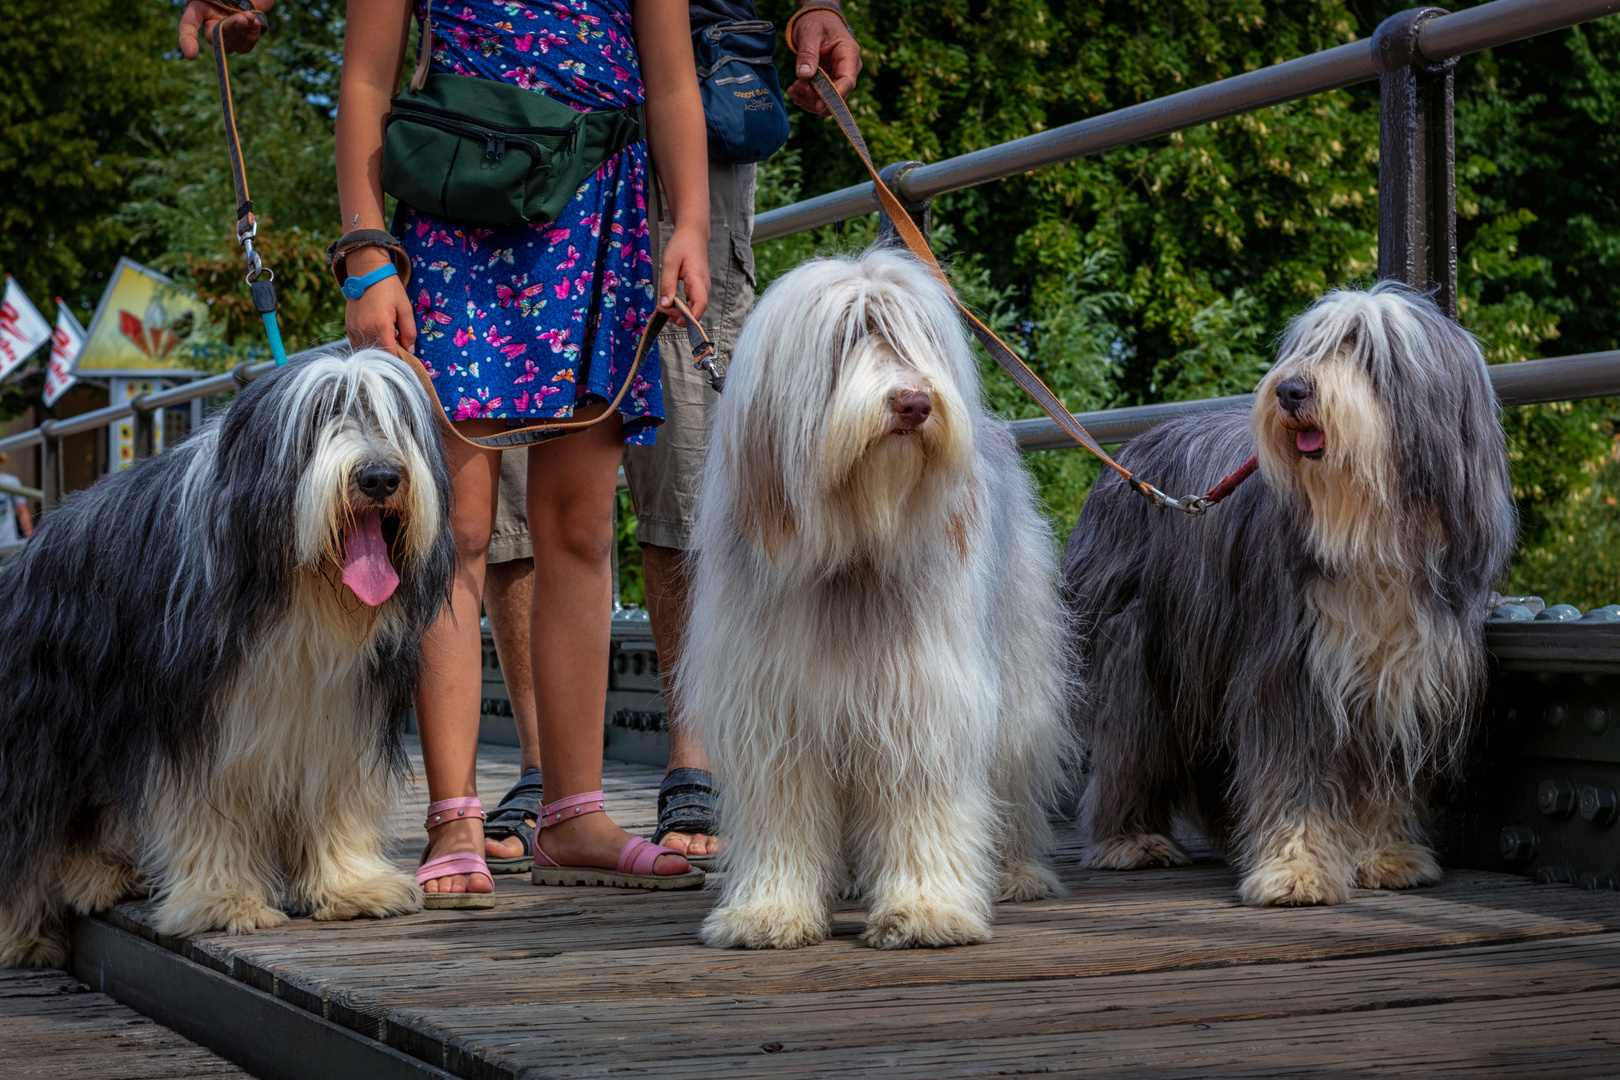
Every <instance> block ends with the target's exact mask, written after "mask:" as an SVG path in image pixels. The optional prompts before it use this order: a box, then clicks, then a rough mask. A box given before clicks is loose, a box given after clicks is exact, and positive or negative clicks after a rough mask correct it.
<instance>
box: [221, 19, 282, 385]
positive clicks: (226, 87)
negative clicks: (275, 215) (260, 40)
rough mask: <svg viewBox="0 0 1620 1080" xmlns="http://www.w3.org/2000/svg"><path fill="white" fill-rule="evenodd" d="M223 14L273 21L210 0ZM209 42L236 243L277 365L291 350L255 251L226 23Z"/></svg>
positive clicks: (269, 279)
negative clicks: (284, 341) (283, 338)
mask: <svg viewBox="0 0 1620 1080" xmlns="http://www.w3.org/2000/svg"><path fill="white" fill-rule="evenodd" d="M208 2H209V3H211V4H213V5H214V6H215V7H217V8H219V9H221V10H222V11H229V12H232V13H233V14H234V13H236V12H246V13H248V14H251V15H253V16H254V18H256V19H258V21H259V22H260V24H261V25H263V26H265V27H267V28H268V27H269V25H270V20H268V19H266V18H265V17H264V15H263V13H261V12H259V11H258V10H256V9H255V8H254V6H253V3H252V0H208ZM209 40H210V41H211V42H212V43H213V46H214V70H215V72H216V74H218V76H219V104H220V108H221V110H223V112H224V114H225V149H226V151H227V152H228V153H229V155H230V159H231V182H232V183H233V184H234V185H235V186H236V242H237V243H239V244H241V245H242V258H243V259H244V260H246V262H247V268H248V270H247V277H246V279H245V280H246V281H247V285H248V291H249V292H250V293H251V294H252V295H253V307H254V310H256V311H257V312H258V313H259V317H260V318H261V319H263V320H264V333H265V337H267V338H268V339H269V340H270V355H271V356H272V357H274V358H275V361H276V364H277V366H280V365H282V364H285V363H286V362H287V349H286V347H285V346H284V345H282V343H281V326H280V324H278V323H277V322H276V286H275V279H276V275H275V271H273V270H271V269H270V268H269V267H267V266H265V265H264V260H263V259H262V258H261V257H260V256H259V253H258V252H257V251H254V250H253V241H254V239H255V238H257V237H258V235H259V219H258V218H256V217H254V216H253V199H252V197H251V196H249V195H248V183H247V170H246V169H245V168H243V165H242V142H241V138H240V137H239V136H238V134H237V131H236V108H235V106H234V104H233V103H232V101H231V80H230V73H229V71H228V70H227V68H226V63H225V20H224V19H220V20H219V21H218V22H216V23H214V29H213V32H212V33H211V34H210V35H209Z"/></svg>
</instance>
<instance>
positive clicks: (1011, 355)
mask: <svg viewBox="0 0 1620 1080" xmlns="http://www.w3.org/2000/svg"><path fill="white" fill-rule="evenodd" d="M840 17H842V13H840ZM787 36H788V43H787V44H788V48H789V49H794V48H795V47H794V43H793V26H792V24H791V23H790V24H789V26H788V35H787ZM810 84H811V85H812V86H814V87H815V89H816V92H817V93H818V94H820V95H821V100H822V101H823V102H824V103H825V104H826V106H827V109H828V111H829V112H831V113H832V116H833V119H834V120H836V121H837V122H838V127H839V129H840V130H841V131H843V133H844V137H845V138H846V139H848V140H849V144H850V145H851V146H853V147H854V148H855V152H856V153H857V154H859V155H860V158H861V164H863V165H865V166H866V171H867V172H868V173H870V174H871V176H872V186H873V188H874V189H875V190H876V191H877V196H878V201H879V202H881V203H882V204H883V209H884V211H885V212H886V213H887V214H888V215H889V220H890V221H892V222H893V223H894V227H895V231H896V232H897V233H898V234H899V235H900V238H901V239H902V240H903V241H904V242H905V245H906V248H907V249H908V250H909V251H910V252H911V254H912V255H913V256H914V257H915V258H916V259H917V261H918V262H920V263H922V264H923V265H924V266H925V267H927V268H928V270H929V271H930V272H931V273H932V274H933V275H934V276H935V277H936V278H938V279H939V280H940V282H941V283H943V284H944V285H945V288H946V290H947V291H948V292H949V293H950V297H951V302H952V303H954V304H955V305H956V309H957V311H958V313H959V314H960V315H961V316H962V321H963V322H965V323H966V324H967V327H968V329H969V330H970V331H972V333H973V336H974V337H976V338H978V340H979V343H980V344H981V345H983V346H984V348H985V351H986V352H988V353H989V354H990V355H991V356H992V357H994V358H995V361H996V363H998V364H1000V365H1001V367H1002V370H1004V371H1006V372H1007V374H1008V375H1011V376H1012V378H1013V381H1014V382H1016V383H1017V384H1018V385H1019V386H1020V387H1022V388H1023V390H1024V392H1025V393H1027V394H1028V395H1029V396H1030V397H1031V398H1033V399H1034V401H1035V404H1037V405H1039V406H1040V407H1041V409H1042V410H1043V411H1044V412H1045V413H1046V415H1047V416H1050V417H1051V418H1052V419H1053V420H1055V421H1056V422H1057V425H1058V426H1059V427H1060V428H1062V429H1063V430H1064V432H1065V433H1066V434H1067V435H1068V436H1069V437H1070V438H1071V439H1073V440H1074V441H1075V442H1077V443H1079V444H1080V445H1081V446H1083V447H1085V448H1086V449H1087V450H1089V451H1091V452H1092V453H1093V454H1095V455H1096V456H1097V457H1098V458H1099V459H1100V460H1101V461H1102V462H1103V464H1105V465H1107V466H1108V467H1109V468H1111V469H1113V470H1114V471H1115V472H1117V473H1118V474H1119V475H1120V476H1121V477H1122V478H1123V479H1124V481H1125V482H1126V484H1128V485H1130V487H1131V488H1132V489H1134V490H1135V491H1136V492H1137V493H1138V494H1140V495H1141V496H1142V497H1143V498H1145V499H1147V500H1148V501H1149V502H1151V503H1153V504H1154V505H1155V506H1167V507H1170V508H1172V509H1175V510H1180V511H1182V512H1183V513H1187V514H1193V515H1198V514H1202V513H1203V512H1204V511H1206V510H1208V509H1209V508H1210V507H1211V506H1213V505H1214V504H1216V503H1218V502H1220V501H1221V500H1222V499H1224V498H1226V497H1227V496H1228V495H1230V494H1231V493H1232V490H1233V489H1234V488H1236V487H1237V486H1238V485H1239V484H1241V483H1242V482H1243V481H1244V480H1245V479H1247V478H1248V477H1249V476H1250V475H1251V474H1252V473H1253V472H1254V469H1255V465H1256V461H1255V459H1253V458H1250V459H1249V461H1247V462H1245V463H1244V465H1243V466H1242V467H1240V468H1239V469H1238V470H1237V471H1236V472H1233V473H1232V474H1231V475H1230V476H1227V477H1225V478H1224V479H1222V480H1221V482H1220V483H1219V484H1216V485H1215V487H1213V488H1211V489H1210V491H1209V492H1208V493H1206V494H1204V495H1184V496H1182V497H1181V498H1179V499H1178V498H1175V497H1173V496H1170V495H1166V494H1165V493H1164V492H1162V491H1160V490H1159V489H1158V488H1156V487H1154V486H1153V485H1152V484H1149V483H1148V482H1147V481H1145V480H1142V479H1139V478H1138V477H1137V476H1136V475H1135V474H1134V473H1132V472H1131V471H1130V470H1129V469H1127V468H1125V466H1123V465H1121V464H1120V463H1119V462H1117V461H1115V460H1114V459H1113V458H1112V457H1111V456H1110V455H1109V453H1108V451H1106V450H1104V449H1103V448H1102V446H1101V445H1100V444H1099V443H1098V442H1097V440H1096V439H1094V438H1092V436H1091V433H1090V432H1088V431H1087V430H1086V429H1085V428H1084V427H1083V426H1081V424H1080V421H1078V420H1076V419H1075V418H1074V414H1073V413H1071V412H1069V410H1068V409H1067V408H1065V407H1064V405H1063V402H1062V401H1060V400H1058V396H1057V395H1056V394H1054V393H1053V392H1052V390H1051V388H1050V387H1048V386H1047V385H1046V384H1045V383H1044V382H1042V381H1041V378H1040V376H1038V375H1036V374H1035V373H1034V372H1033V371H1031V370H1030V369H1029V365H1028V364H1025V363H1024V361H1023V360H1021V359H1019V357H1018V354H1017V353H1015V352H1013V351H1012V349H1011V348H1009V347H1008V346H1007V344H1006V342H1004V341H1002V340H1001V339H1000V338H999V337H997V336H996V334H995V332H994V331H992V330H991V329H990V328H989V327H988V326H986V325H984V323H982V322H980V321H979V318H978V317H977V316H976V315H974V314H973V312H972V311H970V310H968V307H967V305H966V304H964V303H963V302H962V298H961V297H960V296H958V295H957V293H956V290H955V289H954V288H952V287H951V284H950V282H949V281H948V280H947V279H946V277H945V271H944V270H943V269H942V268H941V267H940V265H939V260H938V259H936V258H935V257H934V252H933V249H932V248H930V247H929V246H928V240H927V239H926V238H925V237H924V236H923V234H922V230H921V229H919V228H917V223H916V222H915V221H913V220H912V218H911V214H910V213H909V212H907V210H906V208H905V205H904V204H903V203H901V201H900V200H899V199H898V198H897V197H896V196H895V194H894V192H892V191H890V190H889V186H888V185H887V184H885V183H884V182H883V178H882V177H881V176H880V175H878V170H877V166H876V165H874V164H873V163H872V155H871V153H870V152H869V151H868V150H867V148H866V140H865V139H864V138H862V136H861V130H860V128H859V126H857V125H856V123H855V117H854V115H853V114H852V113H851V112H850V111H849V105H848V104H847V103H846V102H845V101H844V98H843V95H841V94H839V92H838V88H837V87H835V86H833V84H832V80H831V79H830V78H828V76H827V73H826V72H825V71H823V70H821V69H820V68H817V69H816V74H815V77H814V78H813V79H811V80H810Z"/></svg>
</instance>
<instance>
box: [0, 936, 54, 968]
mask: <svg viewBox="0 0 1620 1080" xmlns="http://www.w3.org/2000/svg"><path fill="white" fill-rule="evenodd" d="M67 945H68V943H67V934H66V933H65V932H61V931H53V930H52V929H50V928H48V927H35V928H32V929H30V930H25V931H22V932H20V933H15V934H13V933H9V932H8V933H5V934H4V935H0V968H65V967H67V955H68V949H67Z"/></svg>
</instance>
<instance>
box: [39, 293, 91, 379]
mask: <svg viewBox="0 0 1620 1080" xmlns="http://www.w3.org/2000/svg"><path fill="white" fill-rule="evenodd" d="M84 338H85V334H84V327H82V326H80V325H79V320H78V319H75V318H74V317H73V312H71V311H69V310H68V307H67V305H66V304H64V303H62V301H61V300H60V299H58V300H57V301H56V332H55V333H54V334H52V335H51V358H50V360H49V361H47V362H46V364H45V404H47V405H55V404H56V399H57V398H59V397H61V396H62V395H63V394H65V393H67V389H68V387H70V386H72V385H73V384H74V383H76V382H78V381H79V380H78V379H76V378H75V377H74V375H73V365H74V363H75V362H76V361H77V360H78V359H79V353H80V352H82V351H83V349H84Z"/></svg>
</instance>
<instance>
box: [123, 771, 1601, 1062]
mask: <svg viewBox="0 0 1620 1080" xmlns="http://www.w3.org/2000/svg"><path fill="white" fill-rule="evenodd" d="M516 775H517V769H516V762H515V754H514V753H513V752H511V751H505V750H494V751H493V752H491V753H487V754H486V756H485V760H484V761H483V762H482V766H481V772H480V788H481V793H482V795H483V796H484V797H485V798H486V799H487V800H489V801H490V802H493V801H494V800H495V799H497V798H499V796H500V794H501V793H502V792H503V791H504V790H505V788H506V787H507V786H508V785H509V784H510V783H511V782H512V780H513V779H514V778H515V777H516ZM657 780H658V774H657V773H656V772H655V771H653V770H649V769H643V768H640V767H636V766H610V767H609V774H608V778H607V781H606V787H607V790H608V798H609V810H610V812H612V813H613V815H614V817H615V818H616V820H619V821H620V822H621V823H622V824H625V825H626V826H627V827H630V828H633V829H637V830H638V831H639V830H647V829H650V827H651V824H652V820H653V816H654V803H655V796H656V785H657ZM425 805H426V794H425V792H424V791H422V790H420V787H419V785H417V786H413V788H412V793H411V799H410V800H409V802H408V804H407V805H404V806H402V807H401V808H400V811H399V812H398V813H397V814H396V815H395V824H396V826H397V831H398V835H399V843H398V850H399V853H400V855H401V857H402V859H403V860H405V861H414V858H415V856H416V854H417V852H418V851H419V850H420V844H421V839H420V836H421V834H420V831H419V829H420V820H421V814H422V812H423V810H424V808H425ZM1076 846H1077V841H1076V839H1075V838H1074V837H1072V836H1066V837H1065V838H1064V845H1063V847H1064V853H1063V855H1062V856H1061V860H1062V864H1063V866H1062V869H1063V877H1064V879H1065V881H1066V883H1067V885H1068V886H1069V889H1070V892H1069V895H1067V896H1065V897H1062V898H1058V899H1054V900H1048V901H1041V902H1038V903H1033V904H1021V905H1006V906H1004V907H1002V908H1001V909H1000V910H999V912H998V923H997V929H996V940H994V941H993V942H991V943H990V944H988V945H983V946H979V947H975V948H965V949H948V950H937V951H918V952H908V953H882V954H880V953H876V952H874V951H872V950H870V949H866V948H863V947H862V946H860V945H859V944H858V942H857V941H856V936H857V935H858V934H859V932H860V929H861V912H860V909H859V907H858V905H854V904H845V905H842V906H841V907H840V909H839V911H838V912H837V914H836V916H835V920H834V936H833V939H832V940H831V941H829V942H827V943H824V944H822V945H820V946H817V947H815V948H811V949H804V950H799V951H796V952H788V953H748V952H719V951H715V950H709V949H705V948H703V947H702V946H701V945H699V944H698V942H697V937H696V932H697V928H698V925H699V923H700V922H701V921H702V918H703V916H704V914H705V913H706V912H707V911H708V909H709V907H710V905H711V904H712V902H713V893H712V890H706V891H704V892H691V893H673V894H671V893H664V894H651V893H641V892H631V891H620V890H609V889H536V888H534V887H532V886H531V885H529V884H528V880H527V877H526V876H525V877H502V878H498V879H497V904H496V908H495V910H493V911H490V912H485V913H465V912H432V913H423V914H421V915H415V916H410V917H406V918H401V919H392V920H386V921H382V922H355V923H326V924H317V923H312V922H310V921H308V920H294V921H293V922H291V923H289V924H287V925H286V926H284V927H279V928H277V929H274V930H268V931H262V932H259V933H257V934H252V935H248V936H244V937H236V938H230V937H225V936H223V935H208V936H205V937H202V938H198V939H195V940H193V941H190V942H184V943H175V947H179V948H181V949H182V950H183V951H185V953H186V955H188V956H190V957H192V958H193V959H196V960H199V961H201V962H203V963H206V964H209V965H210V966H212V967H214V968H216V969H217V970H220V971H222V972H225V973H227V974H229V975H231V976H233V977H235V978H238V979H241V980H243V981H244V982H247V983H249V984H251V985H253V986H255V987H258V988H259V989H262V990H265V991H268V992H270V993H273V994H275V995H277V996H278V997H280V998H282V999H284V1000H286V1001H289V1002H291V1003H294V1004H297V1005H299V1006H300V1007H302V1008H305V1009H309V1010H311V1011H314V1012H317V1013H320V1014H321V1015H323V1016H326V1017H328V1018H329V1019H332V1020H334V1021H335V1022H338V1023H340V1024H343V1025H345V1026H348V1027H350V1028H352V1029H354V1030H356V1031H359V1032H361V1033H363V1034H365V1035H368V1036H370V1037H372V1038H378V1039H381V1040H383V1041H385V1042H387V1043H388V1044H389V1045H391V1046H394V1047H396V1048H397V1049H400V1050H403V1051H405V1052H407V1053H410V1054H413V1055H415V1056H417V1057H419V1058H421V1059H422V1060H425V1061H428V1062H430V1063H432V1064H434V1065H438V1066H441V1067H443V1068H446V1069H448V1070H449V1071H451V1072H453V1073H457V1074H460V1075H466V1076H480V1077H484V1076H498V1077H519V1076H522V1077H540V1076H551V1075H558V1076H560V1075H564V1074H566V1075H570V1076H575V1075H596V1074H598V1073H604V1072H615V1073H620V1074H625V1075H642V1074H657V1075H660V1076H671V1077H686V1076H692V1077H700V1076H701V1077H707V1076H738V1077H747V1076H756V1075H759V1076H765V1075H769V1076H785V1075H801V1074H812V1073H821V1072H828V1073H840V1074H850V1075H861V1074H864V1073H866V1072H869V1071H875V1070H878V1069H883V1070H884V1071H886V1072H888V1073H890V1074H893V1075H899V1076H918V1077H933V1076H957V1075H982V1074H986V1073H996V1072H1003V1071H1008V1070H1012V1071H1025V1070H1033V1071H1055V1072H1062V1073H1084V1072H1100V1073H1116V1072H1142V1073H1146V1074H1160V1073H1169V1074H1210V1075H1215V1074H1248V1075H1267V1074H1268V1073H1274V1074H1276V1075H1291V1074H1295V1073H1297V1072H1298V1071H1300V1070H1301V1069H1302V1068H1304V1067H1307V1066H1308V1067H1311V1068H1313V1069H1316V1070H1318V1071H1320V1070H1321V1069H1326V1070H1328V1071H1330V1072H1332V1071H1342V1072H1357V1073H1360V1072H1365V1071H1372V1072H1382V1073H1400V1072H1402V1071H1405V1072H1408V1073H1422V1074H1444V1073H1447V1072H1454V1071H1460V1072H1470V1071H1473V1072H1478V1073H1479V1074H1481V1075H1484V1074H1487V1073H1500V1072H1504V1071H1507V1072H1514V1071H1524V1070H1528V1069H1530V1068H1538V1069H1539V1068H1543V1067H1557V1066H1575V1067H1579V1068H1581V1069H1582V1070H1583V1075H1586V1074H1591V1075H1602V1074H1604V1071H1605V1067H1604V1065H1603V1063H1604V1062H1605V1061H1607V1062H1608V1063H1609V1064H1610V1065H1612V1066H1613V1068H1614V1069H1615V1070H1616V1071H1620V1046H1617V1045H1616V1044H1615V1043H1614V1042H1610V1041H1607V1040H1609V1039H1610V1038H1611V1037H1614V1038H1620V997H1617V994H1620V896H1617V895H1615V894H1594V893H1588V892H1581V891H1579V890H1576V889H1573V888H1568V887H1547V886H1536V885H1533V884H1531V883H1530V882H1528V881H1525V880H1523V879H1520V878H1513V877H1508V876H1505V875H1499V874H1488V873H1482V872H1474V871H1459V872H1453V873H1452V874H1450V875H1449V876H1448V879H1447V880H1446V882H1445V883H1443V884H1442V885H1440V886H1438V887H1436V888H1433V889H1423V890H1416V891H1413V892H1406V893H1384V892H1375V891H1368V890H1363V891H1358V892H1357V894H1356V895H1355V898H1354V899H1353V900H1352V901H1351V902H1350V903H1348V904H1345V905H1343V906H1340V907H1336V908H1315V909H1303V910H1272V911H1254V910H1250V909H1245V908H1242V907H1240V906H1238V905H1237V903H1236V902H1235V900H1234V898H1233V886H1234V883H1235V879H1234V877H1233V875H1232V874H1231V872H1230V871H1229V870H1227V869H1226V868H1225V867H1224V866H1221V865H1219V864H1218V863H1214V862H1208V861H1206V862H1201V863H1200V864H1199V865H1198V866H1196V867H1193V868H1190V869H1184V870H1165V871H1152V872H1144V873H1136V874H1106V873H1094V872H1086V871H1081V870H1079V869H1078V868H1077V864H1076V861H1075V859H1074V854H1075V851H1076ZM144 910H145V909H144V905H140V904H129V905H123V906H122V907H121V908H120V909H119V911H118V912H116V913H115V914H114V915H113V921H114V922H115V923H116V924H118V925H122V926H125V927H126V928H129V929H132V930H134V931H136V932H139V933H142V934H143V935H145V936H148V937H150V936H152V935H151V932H150V930H149V929H146V927H145V925H144ZM1526 1017H1535V1018H1536V1019H1535V1020H1534V1021H1533V1023H1531V1024H1530V1025H1529V1026H1528V1027H1527V1026H1526V1025H1525V1023H1524V1018H1526ZM1583 1025H1584V1027H1583ZM1531 1029H1533V1030H1531ZM1577 1034H1578V1035H1579V1037H1577ZM767 1048H769V1049H767Z"/></svg>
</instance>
